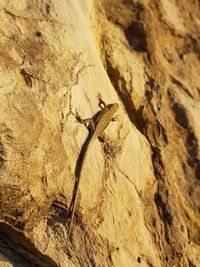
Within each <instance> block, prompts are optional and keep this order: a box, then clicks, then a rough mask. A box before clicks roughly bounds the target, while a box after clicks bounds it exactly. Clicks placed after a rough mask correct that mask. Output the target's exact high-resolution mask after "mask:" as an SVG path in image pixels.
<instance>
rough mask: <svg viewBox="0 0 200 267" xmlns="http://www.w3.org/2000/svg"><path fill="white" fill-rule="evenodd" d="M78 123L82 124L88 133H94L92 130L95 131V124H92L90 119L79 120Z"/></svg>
mask: <svg viewBox="0 0 200 267" xmlns="http://www.w3.org/2000/svg"><path fill="white" fill-rule="evenodd" d="M78 122H79V123H84V124H85V126H86V127H87V128H88V130H89V131H94V129H95V123H94V121H93V119H91V118H88V119H85V120H80V121H78Z"/></svg>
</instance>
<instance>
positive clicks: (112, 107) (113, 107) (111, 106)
mask: <svg viewBox="0 0 200 267" xmlns="http://www.w3.org/2000/svg"><path fill="white" fill-rule="evenodd" d="M107 108H108V109H110V110H112V111H113V113H115V112H116V111H117V110H118V109H119V104H117V103H113V104H109V105H107Z"/></svg>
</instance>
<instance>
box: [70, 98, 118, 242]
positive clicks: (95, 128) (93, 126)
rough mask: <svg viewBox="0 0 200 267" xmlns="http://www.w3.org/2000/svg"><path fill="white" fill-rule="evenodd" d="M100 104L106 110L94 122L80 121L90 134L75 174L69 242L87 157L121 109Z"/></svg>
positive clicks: (89, 120)
mask: <svg viewBox="0 0 200 267" xmlns="http://www.w3.org/2000/svg"><path fill="white" fill-rule="evenodd" d="M100 103H102V104H103V105H104V108H102V110H101V111H100V112H99V113H98V114H97V116H96V118H95V119H94V120H93V119H86V120H79V122H80V123H84V124H86V123H89V127H88V128H89V131H90V132H89V135H88V138H87V140H86V142H85V146H84V147H83V150H82V151H81V153H80V156H79V161H78V165H77V168H76V172H75V176H76V182H75V185H74V191H73V196H72V200H71V204H70V208H69V214H70V222H69V229H68V236H67V240H69V237H70V233H71V228H72V222H73V218H74V212H75V205H76V200H77V193H78V188H79V184H80V178H81V171H82V168H83V164H84V161H85V158H86V155H87V153H88V151H89V147H90V146H91V145H92V143H93V141H94V140H95V139H96V138H97V137H99V136H101V135H102V134H103V131H104V130H105V129H106V127H107V126H108V124H109V122H110V121H111V120H112V119H113V117H114V114H115V113H116V111H117V110H118V108H119V105H118V104H117V103H113V104H109V105H105V103H104V102H103V101H102V100H100ZM99 106H100V105H99Z"/></svg>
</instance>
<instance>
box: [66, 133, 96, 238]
mask: <svg viewBox="0 0 200 267" xmlns="http://www.w3.org/2000/svg"><path fill="white" fill-rule="evenodd" d="M91 143H92V136H89V137H88V139H87V141H86V142H85V144H84V145H83V147H82V150H81V153H80V156H79V159H78V163H77V167H76V182H75V185H74V191H73V196H72V200H71V204H70V207H69V214H70V222H69V228H68V234H67V243H68V241H69V238H70V233H71V229H72V223H73V218H74V212H75V205H76V200H77V195H78V189H79V184H80V178H81V170H82V167H83V162H84V159H85V157H86V154H87V152H88V149H89V146H90V145H91Z"/></svg>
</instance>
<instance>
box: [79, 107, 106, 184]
mask: <svg viewBox="0 0 200 267" xmlns="http://www.w3.org/2000/svg"><path fill="white" fill-rule="evenodd" d="M101 111H102V110H99V111H98V112H97V113H95V115H94V116H92V118H91V119H92V120H93V122H94V123H95V122H96V118H97V117H98V115H99V114H100V113H101ZM76 120H77V122H79V123H82V122H81V118H80V117H79V116H76ZM84 125H85V127H86V128H87V129H88V132H89V133H88V136H87V138H86V140H85V142H84V143H83V145H82V147H81V150H80V153H79V156H78V158H77V161H76V167H75V182H76V181H77V178H78V177H79V176H80V174H81V169H82V168H81V166H82V163H83V161H84V158H85V154H86V151H87V148H88V146H89V144H90V140H91V137H92V132H93V129H91V127H90V126H89V125H87V124H86V123H84ZM98 140H100V139H99V138H98Z"/></svg>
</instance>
